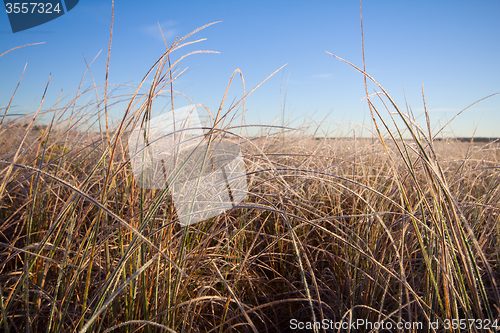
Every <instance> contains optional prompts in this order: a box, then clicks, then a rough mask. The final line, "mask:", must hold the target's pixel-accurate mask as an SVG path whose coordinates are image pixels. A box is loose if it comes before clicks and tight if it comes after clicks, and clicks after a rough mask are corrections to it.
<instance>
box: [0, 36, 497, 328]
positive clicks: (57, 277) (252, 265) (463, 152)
mask: <svg viewBox="0 0 500 333" xmlns="http://www.w3.org/2000/svg"><path fill="white" fill-rule="evenodd" d="M187 37H189V36H187ZM187 37H186V38H187ZM183 43H186V42H185V38H183V39H181V40H179V41H176V42H175V43H174V44H173V45H171V46H170V47H169V48H168V49H167V52H166V53H165V54H164V55H163V56H162V57H161V58H160V59H159V61H158V62H157V63H156V64H155V67H154V68H153V69H152V71H151V73H153V74H154V79H153V83H152V85H151V87H149V88H148V89H147V93H145V94H141V93H140V91H141V90H140V89H139V88H140V87H139V88H138V89H137V91H136V92H135V93H134V94H133V95H132V96H126V97H123V96H122V97H120V98H121V99H124V100H126V101H127V102H128V108H127V110H126V112H125V114H124V115H123V118H122V119H121V121H120V123H119V124H118V125H116V126H114V127H113V126H112V125H111V124H109V123H108V122H107V118H106V117H105V115H104V114H103V112H102V109H100V108H99V106H98V104H99V103H98V101H96V102H94V103H89V104H87V105H84V106H79V107H77V108H76V110H75V108H74V105H76V101H77V100H79V99H82V98H83V97H84V95H86V94H89V93H91V94H96V93H97V92H98V91H100V90H99V89H101V88H100V87H94V90H89V91H84V92H81V93H79V94H78V96H77V98H76V100H74V101H72V102H71V103H68V104H67V105H66V106H60V107H58V108H56V109H53V110H51V111H50V113H48V114H49V115H51V116H52V118H51V119H52V120H51V121H50V123H49V125H48V126H40V125H38V127H37V128H35V126H36V125H35V124H36V123H35V122H36V119H37V117H39V116H40V114H39V113H37V114H35V115H30V116H27V117H25V118H23V119H18V120H15V121H10V122H4V123H3V124H2V125H1V126H0V138H1V139H0V147H1V148H0V186H1V187H0V247H1V250H0V286H1V289H0V308H1V309H0V310H1V312H0V316H1V317H0V325H1V327H3V329H4V330H5V331H12V332H16V331H36V332H38V331H48V332H66V331H93V332H94V331H102V332H109V331H127V332H133V331H136V330H140V331H142V330H147V331H150V332H152V331H168V332H223V331H241V332H247V331H248V332H252V331H253V332H284V331H290V330H291V327H290V320H292V319H296V320H298V321H304V322H306V321H309V322H310V321H317V322H319V321H322V320H324V319H328V320H332V321H334V322H339V321H342V320H344V321H345V320H348V319H349V318H351V320H356V319H364V320H367V321H370V322H381V321H384V322H391V323H397V322H410V323H413V322H422V323H423V327H424V331H433V329H431V328H429V326H428V323H430V322H435V321H438V322H439V323H440V330H441V329H442V327H443V325H445V324H446V322H447V320H451V319H467V320H472V319H481V320H494V319H496V318H498V316H499V313H500V310H499V307H500V300H499V296H498V294H499V289H498V286H499V283H500V275H499V273H498V272H500V267H499V262H500V250H499V249H500V226H499V209H500V205H499V185H500V182H499V171H498V170H499V169H498V165H499V158H500V155H499V149H500V147H499V144H498V143H496V142H494V143H487V144H477V143H460V142H456V141H454V140H443V141H435V140H432V139H431V136H430V135H429V133H428V132H427V131H426V130H423V129H421V128H420V127H418V126H417V124H416V123H415V122H413V119H412V118H411V117H408V116H406V114H405V113H403V112H401V111H400V110H399V109H397V106H396V105H393V106H391V107H394V108H396V111H397V112H399V116H400V117H401V118H404V119H405V120H406V121H407V123H406V125H405V126H406V128H404V130H405V131H406V132H407V135H409V137H410V139H402V134H400V133H399V130H401V131H402V130H403V128H401V129H400V128H398V129H397V131H393V132H390V133H388V135H386V136H383V135H382V134H381V136H380V137H379V138H377V139H346V138H343V139H341V138H339V139H332V138H323V139H314V138H312V137H307V136H305V135H304V136H302V137H292V136H283V132H282V130H281V129H280V128H277V129H276V131H275V133H271V134H270V135H269V136H266V137H258V138H242V137H240V138H239V140H240V143H241V147H242V150H243V153H244V158H245V163H246V168H247V179H248V182H249V184H250V186H249V192H250V193H249V195H248V197H247V199H246V200H245V201H244V202H243V203H241V204H240V205H239V206H238V207H237V208H234V209H232V210H230V211H228V212H227V213H225V214H222V215H219V216H217V217H215V218H211V219H210V220H207V221H204V222H201V223H199V224H195V225H191V226H188V227H185V228H181V227H180V226H179V224H178V223H176V219H177V216H176V214H175V210H174V207H173V204H172V199H171V197H170V196H169V193H168V191H167V190H165V191H162V190H145V189H141V188H139V187H138V186H137V185H136V183H135V181H134V179H133V177H132V172H131V169H130V161H129V156H128V153H127V149H126V142H127V141H126V137H127V133H128V131H129V130H130V129H131V128H132V126H133V125H134V124H138V123H139V124H140V122H141V121H142V120H143V119H147V118H148V117H149V113H150V110H151V103H153V102H154V97H155V96H157V95H159V94H161V93H164V92H165V91H167V90H168V89H167V88H169V87H170V88H171V84H172V81H173V80H175V77H176V75H177V72H175V70H174V68H175V65H176V64H177V63H178V62H175V63H174V64H170V52H171V51H172V50H173V49H176V48H179V47H181V46H182V45H183ZM181 59H182V58H181ZM240 74H241V73H240ZM105 91H106V89H105ZM96 95H97V96H98V94H96ZM106 95H108V93H106ZM96 98H100V97H96ZM371 98H373V97H370V102H371ZM375 98H378V96H375ZM384 98H389V97H388V95H387V94H386V95H385V96H384ZM100 99H101V101H102V100H103V99H102V98H100ZM112 102H113V99H112V98H111V97H110V96H106V103H108V104H109V103H112ZM73 103H74V104H73ZM223 104H224V102H222V103H221V108H220V109H219V110H218V111H217V112H213V113H212V114H213V115H214V119H213V122H214V126H213V127H212V128H211V129H210V133H212V134H214V135H222V133H224V134H225V136H226V137H232V138H233V139H234V138H235V137H236V134H237V133H240V131H239V130H240V128H239V127H238V126H236V125H235V124H230V122H229V121H226V119H231V117H232V115H233V114H234V112H235V111H234V110H235V109H234V107H233V108H229V109H227V110H226V111H223V110H225V109H224V106H223ZM110 105H111V104H110ZM388 105H390V100H389V103H388ZM371 106H372V107H373V108H374V114H379V111H378V110H377V109H375V106H374V105H373V103H372V104H371ZM109 107H110V106H109ZM7 111H8V110H7ZM226 112H227V113H226ZM82 119H83V120H82ZM84 119H87V120H93V119H99V121H100V123H102V127H101V129H102V130H101V131H97V132H96V131H95V130H93V129H94V128H95V127H96V126H92V124H90V123H89V122H88V121H84ZM382 119H384V118H383V117H380V118H378V120H377V121H378V123H377V125H378V126H380V128H381V129H383V126H382V125H383V123H382ZM219 121H226V124H225V125H224V126H222V125H221V124H222V122H219ZM385 121H387V120H385ZM104 124H106V125H104ZM230 126H236V127H235V128H232V129H231V128H230ZM108 131H109V132H108ZM469 323H470V322H468V324H469ZM470 330H471V331H480V330H479V329H475V328H474V327H472V329H470ZM317 331H322V330H321V329H317ZM330 331H331V330H330ZM354 331H356V330H354ZM357 331H359V332H362V331H365V329H363V328H359V329H358V330H357ZM415 331H416V330H415ZM456 331H458V330H456Z"/></svg>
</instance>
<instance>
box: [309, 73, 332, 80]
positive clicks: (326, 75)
mask: <svg viewBox="0 0 500 333" xmlns="http://www.w3.org/2000/svg"><path fill="white" fill-rule="evenodd" d="M332 77H333V74H332V73H323V74H316V75H313V76H312V78H313V79H330V78H332Z"/></svg>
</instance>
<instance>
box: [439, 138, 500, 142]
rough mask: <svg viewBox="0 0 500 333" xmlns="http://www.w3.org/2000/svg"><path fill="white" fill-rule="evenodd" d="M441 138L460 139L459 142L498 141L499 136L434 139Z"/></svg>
mask: <svg viewBox="0 0 500 333" xmlns="http://www.w3.org/2000/svg"><path fill="white" fill-rule="evenodd" d="M441 140H451V141H453V140H454V141H460V142H493V141H500V138H481V137H475V138H444V139H442V138H436V141H441Z"/></svg>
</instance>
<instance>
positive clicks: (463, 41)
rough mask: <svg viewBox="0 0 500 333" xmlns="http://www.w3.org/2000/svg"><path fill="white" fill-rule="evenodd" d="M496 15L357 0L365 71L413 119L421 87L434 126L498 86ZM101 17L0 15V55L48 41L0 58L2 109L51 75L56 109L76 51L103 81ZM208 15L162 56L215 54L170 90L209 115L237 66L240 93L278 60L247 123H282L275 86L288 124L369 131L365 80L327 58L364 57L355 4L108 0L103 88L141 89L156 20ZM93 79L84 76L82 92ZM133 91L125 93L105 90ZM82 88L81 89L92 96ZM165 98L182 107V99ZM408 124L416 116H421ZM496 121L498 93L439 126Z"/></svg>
mask: <svg viewBox="0 0 500 333" xmlns="http://www.w3.org/2000/svg"><path fill="white" fill-rule="evenodd" d="M499 15H500V1H480V2H472V1H438V2H436V1H365V2H364V3H363V23H364V36H365V56H366V69H367V72H368V73H369V74H370V75H372V76H373V77H374V78H375V79H376V80H377V81H378V82H379V83H380V84H381V85H382V86H383V87H384V88H385V89H386V90H387V91H388V92H389V94H391V95H392V96H393V98H394V99H395V100H396V102H397V103H399V104H400V105H401V107H404V105H405V99H404V93H403V92H405V93H406V98H407V101H408V104H409V105H410V106H411V108H412V109H413V112H414V114H415V115H417V116H418V115H419V114H421V113H422V111H423V103H422V84H424V86H425V95H426V102H427V107H428V108H429V109H430V115H431V120H432V123H433V125H434V126H436V128H437V126H438V125H439V124H441V125H444V123H446V122H447V120H449V119H451V118H452V117H453V116H454V115H455V114H456V113H457V112H459V111H460V110H461V109H463V108H465V107H467V106H468V105H469V104H471V103H473V102H475V101H477V100H479V99H481V98H483V97H486V96H488V95H490V94H493V93H496V92H500V20H498V17H499ZM110 21H111V1H102V0H99V1H97V0H80V3H79V4H78V5H77V6H76V7H75V8H74V9H73V10H72V11H70V12H68V13H67V14H65V15H63V16H62V17H59V18H57V19H55V20H53V21H50V22H48V23H46V24H43V25H41V26H38V27H35V28H32V29H29V30H26V31H23V32H18V33H15V34H14V33H12V31H11V29H10V25H9V21H8V18H7V14H0V54H1V53H3V52H5V51H7V50H9V49H10V48H13V47H16V46H19V45H23V44H27V43H36V42H45V44H43V45H36V46H30V47H25V48H22V49H18V50H14V51H12V52H10V53H8V54H6V55H4V56H2V57H1V58H0V107H2V106H5V105H7V104H8V102H9V99H10V97H11V96H12V93H13V92H14V89H15V87H16V85H17V83H18V81H19V78H20V77H21V74H22V71H23V68H24V66H25V64H26V63H27V67H26V72H25V74H24V77H23V80H22V83H21V85H20V87H19V89H18V92H17V93H16V96H15V98H14V101H13V105H16V107H15V108H13V109H12V110H11V111H10V112H11V113H24V112H27V111H28V110H31V111H34V110H36V107H37V106H38V103H39V102H40V99H41V97H42V95H43V91H44V88H45V85H46V83H47V80H48V78H49V75H50V74H51V75H52V76H51V82H50V85H49V88H48V91H47V97H46V102H45V104H44V106H45V108H49V107H52V106H54V105H55V103H56V102H57V98H58V96H59V93H60V91H61V89H62V90H63V96H68V97H67V98H68V99H67V101H68V100H69V99H70V98H71V97H74V94H75V92H76V89H77V87H78V85H79V83H80V79H81V77H82V75H83V73H84V71H85V69H86V65H85V62H84V59H83V55H85V57H86V59H87V61H88V62H90V61H91V60H92V59H93V58H94V57H95V56H96V55H97V54H98V53H99V51H101V50H102V52H101V54H100V55H99V57H98V58H97V59H96V61H95V62H94V63H93V65H92V67H91V70H92V73H93V75H94V79H95V80H96V82H97V84H103V83H104V78H105V67H106V55H107V49H108V42H109V31H110ZM215 21H222V22H221V23H217V24H215V25H212V26H210V27H208V28H206V29H205V30H202V31H200V32H199V33H197V34H196V35H194V36H193V37H191V39H190V40H195V39H199V38H206V39H207V40H206V41H203V42H201V43H198V44H195V45H190V46H188V47H186V48H184V49H181V50H178V51H176V52H174V53H173V54H172V60H175V59H178V58H179V57H181V56H182V55H183V54H185V53H187V52H189V51H194V50H213V51H218V52H220V53H219V54H196V55H192V56H190V57H188V58H186V59H185V60H183V61H182V62H181V63H180V65H179V68H180V69H184V68H186V67H187V68H188V71H187V72H186V73H185V74H184V75H183V76H181V77H180V78H179V79H178V80H177V81H176V82H174V89H175V90H177V91H180V92H182V93H183V94H185V95H186V96H188V97H189V98H190V99H191V100H192V101H193V102H194V103H197V104H198V103H201V104H204V105H206V106H207V107H209V108H210V109H211V110H213V111H215V110H216V109H217V108H218V106H219V104H220V102H221V100H222V97H223V95H224V91H225V89H226V86H227V84H228V81H229V79H230V77H231V74H232V73H233V71H234V70H235V69H240V70H241V71H242V72H243V75H244V78H245V84H246V89H247V91H248V90H250V89H251V88H253V87H254V86H255V85H257V84H258V83H260V81H262V80H263V79H265V78H266V77H267V76H268V75H270V74H271V73H272V72H274V71H275V70H277V69H278V68H280V67H281V66H283V65H284V64H287V66H286V67H285V68H284V69H282V70H281V71H280V72H278V73H277V74H276V75H275V76H274V77H272V78H271V79H269V80H268V81H266V82H265V83H264V84H263V85H262V86H261V87H259V88H258V89H257V90H256V91H255V92H254V93H253V94H252V95H250V96H249V97H248V98H247V100H246V105H245V107H246V110H247V111H246V113H245V117H246V122H247V124H272V123H273V122H275V121H276V120H277V119H279V117H280V116H281V110H280V105H282V103H283V101H282V100H281V101H280V85H281V84H282V90H283V93H282V98H283V97H284V94H285V89H286V90H287V98H286V107H285V119H286V123H288V124H289V125H290V126H298V125H299V124H303V123H313V124H314V123H320V122H321V121H323V120H324V121H325V123H324V124H325V125H324V126H323V130H324V131H327V130H326V128H327V127H328V126H329V130H328V133H329V134H330V135H333V134H343V135H345V134H348V133H347V132H348V131H349V130H348V129H346V128H348V125H346V123H348V122H353V123H357V124H363V123H364V124H365V125H367V126H368V127H369V126H370V123H371V120H370V116H369V112H368V109H367V104H366V101H362V100H361V99H362V98H363V97H364V85H363V76H362V75H361V74H360V73H358V72H356V71H355V70H354V69H352V68H351V67H349V66H348V65H346V64H345V63H343V62H341V61H339V60H337V59H335V58H333V57H332V56H330V55H328V54H326V53H325V51H328V52H331V53H333V54H335V55H337V56H339V57H342V58H344V59H346V60H349V61H351V62H352V63H354V64H355V65H357V66H362V53H361V37H360V36H361V30H360V17H359V2H356V1H307V2H306V1H246V2H243V1H234V0H233V1H193V0H191V1H143V2H138V1H124V0H122V1H117V2H116V3H115V12H114V31H113V40H112V47H111V56H110V70H109V83H111V84H131V85H135V86H137V85H138V84H139V82H140V81H141V79H142V78H143V76H144V75H145V74H146V72H147V71H148V70H149V68H150V67H151V66H152V65H153V64H154V62H155V61H156V60H157V59H158V57H159V56H161V54H162V53H163V52H164V50H165V46H164V43H163V40H162V39H161V34H160V31H159V29H158V23H157V22H159V23H160V25H161V27H162V30H163V32H164V34H165V37H166V38H167V42H168V43H172V42H173V41H174V39H175V37H182V36H184V35H186V34H188V33H190V32H191V31H193V30H195V29H196V28H198V27H201V26H203V25H205V24H207V23H211V22H215ZM287 82H288V85H287ZM92 85H93V84H92V80H91V77H90V76H89V75H88V74H87V75H86V76H85V78H84V84H83V87H84V88H88V87H92ZM241 87H242V86H241V80H240V79H237V80H235V81H234V83H233V85H232V88H231V89H230V91H229V94H228V97H227V102H226V103H227V104H226V106H229V105H230V104H231V102H232V101H233V100H234V99H239V98H241V97H242V89H241ZM375 88H376V87H375V86H374V85H370V86H369V90H370V92H374V91H375V90H377V91H378V89H375ZM130 91H131V90H130V88H122V90H119V91H118V92H116V94H118V93H130ZM71 94H73V95H71ZM92 96H93V94H88V98H89V99H91V98H92ZM80 102H81V103H83V102H84V101H83V100H82V101H80ZM175 103H176V105H178V106H179V107H181V106H185V105H187V104H189V102H188V101H187V100H186V99H185V98H183V97H181V96H178V97H176V98H175ZM124 111H125V110H124V108H123V107H120V106H117V107H115V108H113V109H112V114H113V116H115V117H119V116H121V115H123V113H124ZM240 111H241V110H240ZM155 112H160V109H158V110H156V111H155ZM0 113H2V114H3V110H0ZM383 114H384V116H387V112H385V111H384V113H383ZM419 119H420V120H422V121H421V123H423V120H424V119H423V117H420V118H419ZM499 123H500V95H497V96H495V97H492V98H490V99H489V100H486V101H484V102H481V103H479V104H477V105H476V106H474V107H473V108H471V109H469V110H467V111H465V112H464V113H463V114H462V115H460V116H459V117H458V118H457V119H456V120H455V121H454V122H452V124H451V125H450V126H451V127H450V130H446V131H445V133H446V134H447V135H450V136H471V135H472V134H473V132H474V131H476V132H475V135H476V136H489V137H499V136H500V130H499V129H498V128H499V126H498V124H499ZM277 124H281V120H278V121H277ZM358 135H359V133H358ZM364 135H367V133H364Z"/></svg>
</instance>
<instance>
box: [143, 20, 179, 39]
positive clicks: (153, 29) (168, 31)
mask: <svg viewBox="0 0 500 333" xmlns="http://www.w3.org/2000/svg"><path fill="white" fill-rule="evenodd" d="M176 24H177V23H176V22H174V21H165V22H160V27H161V31H160V28H159V27H158V23H155V24H149V25H147V26H143V27H142V28H141V30H142V32H144V33H145V34H146V35H148V36H151V37H153V38H155V39H157V40H158V41H161V42H163V37H162V32H163V36H164V37H165V39H166V40H167V41H168V40H169V39H172V38H173V37H175V36H176V34H177V29H175V28H173V27H174V26H175V25H176Z"/></svg>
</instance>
